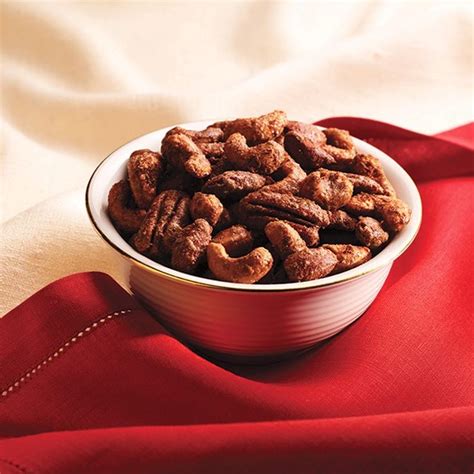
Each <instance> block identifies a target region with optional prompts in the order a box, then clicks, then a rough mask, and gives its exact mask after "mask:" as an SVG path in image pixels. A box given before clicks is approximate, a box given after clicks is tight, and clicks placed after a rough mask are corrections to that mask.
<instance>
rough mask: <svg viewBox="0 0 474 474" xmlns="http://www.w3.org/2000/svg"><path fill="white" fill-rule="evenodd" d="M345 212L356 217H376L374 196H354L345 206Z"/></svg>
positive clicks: (365, 194) (363, 194) (362, 194)
mask: <svg viewBox="0 0 474 474" xmlns="http://www.w3.org/2000/svg"><path fill="white" fill-rule="evenodd" d="M344 210H345V211H347V212H348V213H349V214H352V215H355V216H360V215H361V216H375V215H376V212H375V202H374V200H373V196H372V195H371V194H367V193H360V194H356V195H354V196H352V198H351V200H350V201H349V202H348V203H347V204H346V205H345V206H344Z"/></svg>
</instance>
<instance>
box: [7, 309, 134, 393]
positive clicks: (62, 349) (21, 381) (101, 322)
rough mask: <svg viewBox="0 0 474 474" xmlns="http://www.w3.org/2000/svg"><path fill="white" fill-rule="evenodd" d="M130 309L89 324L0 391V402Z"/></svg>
mask: <svg viewBox="0 0 474 474" xmlns="http://www.w3.org/2000/svg"><path fill="white" fill-rule="evenodd" d="M131 312H132V310H131V309H123V310H120V311H114V312H113V313H109V314H107V315H106V316H103V317H101V318H99V319H96V320H95V321H94V322H92V323H91V324H89V325H88V326H87V327H85V328H84V329H82V330H81V331H78V332H77V333H76V334H74V336H72V337H71V338H69V339H68V340H67V341H66V342H65V343H64V344H62V345H61V346H59V347H58V348H57V349H56V350H55V351H54V352H52V353H50V354H49V356H47V357H45V358H44V359H43V360H42V361H41V362H40V363H39V364H37V365H36V366H35V367H33V368H32V369H30V370H29V371H28V372H26V373H24V374H23V375H22V376H21V377H19V378H18V379H17V380H16V381H14V382H12V383H11V384H10V385H9V386H7V387H6V388H5V389H3V390H1V389H0V395H1V397H0V400H5V399H6V398H7V397H8V396H9V395H10V394H11V393H12V392H14V391H15V390H17V389H19V388H21V387H22V386H23V385H24V384H25V383H26V382H28V380H31V378H32V377H33V376H34V375H35V374H36V373H38V372H39V371H40V370H43V369H44V367H46V366H47V365H48V364H49V363H51V362H53V361H54V360H55V359H57V358H58V357H59V356H60V355H61V354H63V353H64V352H66V351H67V349H68V348H69V347H71V346H72V345H74V344H76V343H77V342H79V341H80V340H81V339H82V338H83V337H84V336H86V335H87V334H90V333H91V332H93V331H94V330H96V329H97V328H99V327H101V326H103V325H104V324H105V323H107V322H108V321H110V320H111V319H114V318H117V317H118V316H123V315H125V314H128V313H131Z"/></svg>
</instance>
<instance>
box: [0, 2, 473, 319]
mask: <svg viewBox="0 0 474 474" xmlns="http://www.w3.org/2000/svg"><path fill="white" fill-rule="evenodd" d="M1 23H2V25H1V26H2V33H1V34H2V36H1V70H2V71H1V72H2V79H1V86H2V95H1V99H2V110H1V123H2V153H1V155H2V156H1V204H0V205H1V211H2V221H4V225H3V227H2V245H1V248H0V254H1V269H0V314H2V313H4V312H5V311H7V310H8V309H10V308H12V307H13V306H14V305H16V304H17V303H19V302H20V301H21V300H22V299H24V298H25V297H26V296H28V295H30V294H31V293H33V292H34V291H36V290H37V289H39V288H40V287H41V286H43V285H45V284H47V283H48V282H50V281H52V280H53V279H55V278H58V277H60V276H62V275H66V274H69V273H72V272H75V271H82V270H103V271H107V272H108V273H110V274H112V275H113V276H116V277H119V278H120V275H119V273H118V271H117V267H116V264H115V263H114V262H113V259H111V254H110V252H108V251H107V250H106V249H105V246H104V245H103V244H102V243H101V242H100V240H99V238H98V237H96V235H95V234H94V232H93V231H92V229H91V227H90V225H89V223H88V222H87V218H86V215H85V212H84V208H83V191H84V187H85V184H86V182H87V179H88V177H89V175H90V173H91V172H92V170H93V169H94V167H95V166H96V165H97V163H98V162H99V161H100V160H101V159H102V158H103V157H104V156H105V155H106V154H108V152H110V151H111V150H113V149H115V148H117V147H118V146H119V145H121V144H122V143H124V142H126V141H128V140H129V139H131V138H133V137H135V136H137V135H141V134H143V133H146V132H148V131H151V130H153V129H156V128H160V127H162V126H166V125H170V124H173V123H179V122H183V121H191V120H199V119H205V118H214V117H224V116H238V115H247V114H258V113H263V112H266V111H269V110H272V109H274V108H282V109H285V110H287V111H288V113H289V114H290V115H291V116H293V117H295V118H300V119H303V120H311V121H312V120H316V119H320V118H324V117H327V116H332V115H357V116H364V117H370V118H375V119H380V120H385V121H389V122H392V123H394V124H397V125H401V126H404V127H407V128H411V129H414V130H417V131H421V132H427V133H433V132H436V131H439V130H442V129H447V128H450V127H454V126H456V125H460V124H462V123H465V122H467V121H470V120H472V116H473V110H472V77H473V76H472V75H473V58H472V49H473V37H472V34H473V33H472V32H473V12H472V3H471V2H469V1H418V2H417V1H383V0H379V1H377V0H372V1H357V2H356V1H352V2H351V1H344V2H330V1H325V2H321V1H318V2H290V1H287V2H279V3H275V2H252V1H245V2H244V1H240V2H237V1H235V2H225V1H221V2H217V1H215V2H210V1H209V2H201V1H198V2H195V1H193V2H191V1H188V2H159V1H155V2H128V3H123V2H97V1H96V2H79V3H70V2H55V3H47V2H4V3H2V4H1ZM73 190H74V191H73ZM46 199H49V200H47V201H45V200H46ZM43 201H44V202H43ZM32 206H34V207H32ZM26 209H29V210H26ZM25 210H26V211H25ZM21 211H25V212H21Z"/></svg>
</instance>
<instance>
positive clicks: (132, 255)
mask: <svg viewBox="0 0 474 474" xmlns="http://www.w3.org/2000/svg"><path fill="white" fill-rule="evenodd" d="M221 120H222V119H221ZM224 120H225V119H224ZM215 121H216V120H202V121H195V122H187V123H181V124H176V125H171V126H168V127H164V128H160V129H157V130H153V131H151V132H148V133H146V134H143V135H139V136H137V137H135V138H133V139H132V140H129V141H128V142H126V143H125V144H123V145H121V146H119V147H118V148H116V149H115V150H113V151H112V152H111V153H109V154H108V155H107V156H106V157H105V158H104V159H103V160H102V161H101V162H100V163H99V164H98V165H97V167H96V168H95V169H94V171H93V173H92V175H91V177H90V178H89V181H88V183H87V187H86V192H85V205H86V210H87V214H88V217H89V219H90V221H91V223H92V225H93V227H94V229H95V230H96V232H97V233H98V234H99V235H100V236H101V237H102V239H103V240H105V242H106V243H107V244H108V245H110V246H111V247H112V248H113V249H114V250H115V251H117V252H118V253H119V254H120V255H121V256H122V257H124V258H125V259H127V260H129V261H130V262H131V263H132V264H135V265H138V266H139V267H141V268H143V269H144V270H147V271H149V272H152V273H156V274H158V275H160V276H162V277H165V278H167V279H170V280H174V281H176V282H180V283H183V284H187V285H192V286H201V287H205V288H208V289H215V290H228V291H246V292H248V291H251V292H262V293H273V292H284V291H298V290H299V291H301V290H309V289H315V288H325V287H329V286H331V287H334V286H337V285H340V284H343V283H346V282H349V281H351V280H354V279H357V278H361V277H363V276H364V275H367V274H369V273H373V272H376V271H378V270H381V269H382V268H383V267H385V266H387V265H391V264H392V263H393V262H394V261H395V260H396V259H397V258H398V257H400V255H402V254H403V253H404V252H405V251H406V250H407V249H408V247H409V246H410V245H411V244H412V242H413V241H414V240H415V238H416V236H417V234H418V231H419V229H420V227H421V221H422V202H421V197H420V194H419V191H418V189H417V187H416V185H415V183H414V181H413V179H412V178H411V177H410V175H409V174H408V173H407V172H406V171H405V170H404V169H403V167H402V166H401V165H400V164H398V163H397V161H395V160H394V159H393V158H391V157H390V156H389V155H387V154H386V153H385V152H383V151H382V150H380V149H378V148H376V147H375V146H373V145H370V144H369V143H367V142H364V141H362V140H360V139H358V138H357V137H354V136H352V138H353V140H354V143H355V145H356V147H358V148H361V147H362V148H365V149H366V150H368V151H366V153H370V154H372V155H375V156H378V157H381V156H382V157H383V161H385V160H388V162H389V163H391V166H392V167H393V168H394V169H395V170H396V171H397V173H399V174H400V175H401V176H402V179H403V181H404V182H405V184H406V186H407V187H408V189H409V191H410V193H411V195H412V197H413V199H414V203H413V205H412V216H411V219H412V221H413V223H412V225H411V231H410V232H406V234H405V235H404V236H401V237H404V239H403V241H402V242H399V245H398V250H397V251H396V252H393V251H392V252H387V250H393V247H392V248H391V245H392V244H393V242H390V243H389V244H388V245H387V247H385V248H384V249H383V250H382V251H381V252H380V253H379V254H377V255H376V256H375V257H374V258H372V259H370V260H369V261H368V262H365V263H363V264H362V265H359V266H358V267H355V268H353V269H351V270H347V271H345V272H341V273H338V274H336V275H331V276H327V277H324V278H319V279H317V280H311V281H305V282H292V283H274V284H258V283H254V284H249V283H232V282H226V281H221V280H212V279H210V278H205V277H198V276H195V275H190V274H187V273H183V272H180V271H178V270H174V269H172V268H169V267H166V266H165V265H162V264H160V263H157V262H155V261H153V260H151V259H149V258H148V257H146V256H144V255H142V254H140V253H138V252H137V251H135V250H134V249H133V248H132V247H131V246H130V245H129V243H128V242H127V241H126V240H125V239H123V238H122V237H121V236H120V245H119V244H117V243H115V242H114V241H113V240H112V238H111V237H110V236H109V235H107V232H106V231H105V230H103V229H102V228H101V225H100V224H99V220H100V219H99V216H97V215H96V213H95V211H94V210H93V208H92V205H91V203H92V197H91V194H92V189H93V186H94V183H95V180H96V179H97V176H98V174H99V172H100V170H101V168H102V167H103V166H104V165H105V164H106V163H107V162H109V160H111V159H113V158H114V157H115V155H116V154H117V153H119V152H120V151H121V150H122V149H123V148H125V147H128V146H130V145H131V144H133V143H134V142H136V141H139V140H142V139H146V138H147V137H151V136H154V135H156V134H164V133H166V132H167V131H168V130H170V129H171V128H173V127H183V128H187V129H191V130H192V129H195V130H198V129H200V128H205V127H206V126H209V125H210V124H211V123H214V122H215ZM319 128H320V129H324V128H325V127H319ZM137 149H138V148H137ZM126 159H128V157H127V158H126ZM124 161H126V160H123V159H122V161H121V162H120V163H119V164H118V165H117V167H118V166H119V165H120V164H122V162H124ZM414 219H416V221H415V220H414ZM114 230H115V229H114ZM404 230H408V229H406V228H405V229H404ZM115 232H117V231H115ZM402 232H403V231H402ZM117 235H119V234H118V232H117ZM127 247H128V248H127Z"/></svg>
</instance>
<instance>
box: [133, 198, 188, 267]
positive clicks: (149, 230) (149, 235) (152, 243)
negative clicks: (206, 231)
mask: <svg viewBox="0 0 474 474" xmlns="http://www.w3.org/2000/svg"><path fill="white" fill-rule="evenodd" d="M189 203H190V199H189V196H188V195H187V194H185V193H183V192H181V191H176V190H168V191H163V192H161V193H160V194H159V195H158V196H157V197H156V198H155V200H154V201H153V203H152V205H151V207H150V209H149V210H148V212H147V214H146V216H145V219H144V220H143V223H142V225H141V226H140V229H139V231H138V232H137V233H136V234H135V236H134V237H133V240H132V245H133V246H134V247H135V248H136V249H137V250H138V251H139V252H142V253H144V254H146V255H148V256H150V257H151V258H157V257H159V256H161V255H167V254H169V253H170V250H171V249H170V245H171V243H172V242H171V241H172V239H173V238H174V237H175V236H176V235H177V233H178V232H179V231H180V230H181V229H182V228H183V227H185V226H186V225H187V224H188V223H189Z"/></svg>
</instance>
